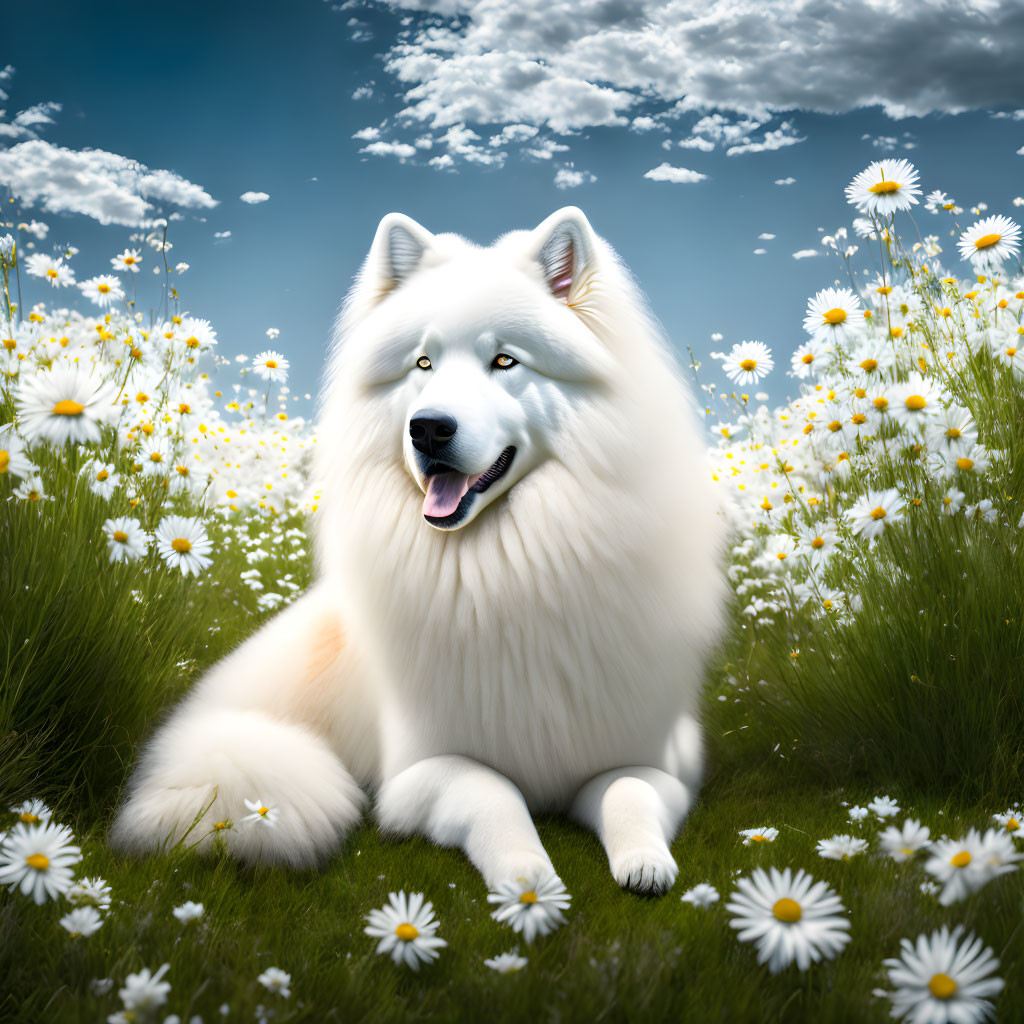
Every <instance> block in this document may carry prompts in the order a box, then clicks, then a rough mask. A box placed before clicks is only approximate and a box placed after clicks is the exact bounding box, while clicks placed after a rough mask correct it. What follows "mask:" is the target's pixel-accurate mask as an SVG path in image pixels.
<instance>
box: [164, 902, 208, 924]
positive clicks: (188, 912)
mask: <svg viewBox="0 0 1024 1024" xmlns="http://www.w3.org/2000/svg"><path fill="white" fill-rule="evenodd" d="M171 913H172V914H173V915H174V916H175V917H176V918H177V919H178V920H179V921H180V922H181V923H182V924H188V923H189V921H198V920H199V918H201V917H202V916H203V905H202V903H193V902H192V901H191V900H189V901H188V902H187V903H182V905H181V906H180V907H175V908H174V909H173V910H172V911H171Z"/></svg>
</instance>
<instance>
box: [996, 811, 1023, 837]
mask: <svg viewBox="0 0 1024 1024" xmlns="http://www.w3.org/2000/svg"><path fill="white" fill-rule="evenodd" d="M1022 818H1024V814H1021V811H1020V809H1019V808H1017V807H1011V808H1010V809H1009V810H1008V811H1003V813H1002V814H993V815H992V820H993V821H994V822H995V823H996V824H997V825H1001V826H1002V827H1003V828H1004V829H1006V831H1007V832H1009V833H1010V834H1011V835H1013V836H1014V838H1017V836H1016V833H1017V832H1019V831H1020V823H1021V819H1022ZM1020 838H1021V839H1024V835H1022V836H1020Z"/></svg>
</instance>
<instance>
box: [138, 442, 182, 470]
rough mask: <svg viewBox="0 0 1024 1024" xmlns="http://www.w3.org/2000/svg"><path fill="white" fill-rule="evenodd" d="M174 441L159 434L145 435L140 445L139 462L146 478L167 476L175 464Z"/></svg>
mask: <svg viewBox="0 0 1024 1024" xmlns="http://www.w3.org/2000/svg"><path fill="white" fill-rule="evenodd" d="M173 446H174V441H173V439H171V438H169V437H163V436H158V435H157V434H155V433H154V434H147V435H143V438H142V442H141V443H140V445H139V462H141V463H142V472H143V473H144V474H145V475H146V476H167V474H168V473H170V472H171V469H172V467H173V464H174V452H173V451H172V448H173Z"/></svg>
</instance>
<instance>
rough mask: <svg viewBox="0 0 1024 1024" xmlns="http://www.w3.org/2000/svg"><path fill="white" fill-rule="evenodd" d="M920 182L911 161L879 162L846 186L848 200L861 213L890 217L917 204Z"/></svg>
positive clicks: (874, 163)
mask: <svg viewBox="0 0 1024 1024" xmlns="http://www.w3.org/2000/svg"><path fill="white" fill-rule="evenodd" d="M917 179H918V174H917V169H916V168H915V167H914V165H913V164H912V163H910V161H909V160H876V161H874V162H873V163H872V164H870V165H869V166H868V168H867V170H864V171H861V172H860V174H858V175H857V176H856V177H855V178H854V179H853V181H851V182H850V184H849V185H847V186H846V199H847V202H849V203H850V204H851V205H852V206H856V207H857V209H858V210H860V211H861V213H866V214H869V215H870V216H873V217H888V216H890V215H891V214H893V213H895V212H896V211H897V210H909V209H910V207H911V206H914V205H915V204H916V203H917V197H918V196H919V195H920V194H921V189H920V188H918V186H917Z"/></svg>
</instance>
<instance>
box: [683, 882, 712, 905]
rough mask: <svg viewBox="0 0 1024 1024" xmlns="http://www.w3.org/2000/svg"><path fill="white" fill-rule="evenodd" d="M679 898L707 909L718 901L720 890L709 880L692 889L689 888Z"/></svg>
mask: <svg viewBox="0 0 1024 1024" xmlns="http://www.w3.org/2000/svg"><path fill="white" fill-rule="evenodd" d="M679 899H680V900H681V901H682V902H683V903H689V904H690V906H693V907H700V909H701V910H707V909H708V907H710V906H712V905H713V904H715V903H717V902H718V890H717V889H716V888H715V887H714V886H713V885H709V884H708V883H707V882H701V883H700V884H698V885H695V886H694V887H693V888H692V889H687V890H686V892H684V893H683V895H682V896H680V897H679Z"/></svg>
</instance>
